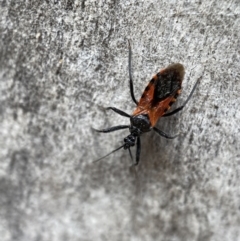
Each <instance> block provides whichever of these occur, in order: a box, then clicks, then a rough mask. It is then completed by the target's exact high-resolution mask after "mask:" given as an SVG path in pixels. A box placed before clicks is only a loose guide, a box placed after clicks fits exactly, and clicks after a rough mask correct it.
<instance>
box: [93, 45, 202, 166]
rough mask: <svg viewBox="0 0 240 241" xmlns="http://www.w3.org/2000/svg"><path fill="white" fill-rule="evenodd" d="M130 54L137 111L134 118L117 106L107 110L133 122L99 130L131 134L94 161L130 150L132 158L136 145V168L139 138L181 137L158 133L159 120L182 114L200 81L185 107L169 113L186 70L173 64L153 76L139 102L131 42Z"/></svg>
mask: <svg viewBox="0 0 240 241" xmlns="http://www.w3.org/2000/svg"><path fill="white" fill-rule="evenodd" d="M128 48H129V55H128V71H129V86H130V94H131V98H132V101H133V102H134V103H135V104H136V109H135V110H134V111H133V114H132V115H129V114H127V113H126V112H124V111H122V110H119V109H117V108H115V107H107V108H105V109H106V110H113V111H114V112H116V113H117V114H119V115H121V116H124V117H127V118H129V119H130V125H118V126H113V127H110V128H106V129H102V130H97V129H94V130H95V131H97V132H103V133H108V132H113V131H117V130H121V129H129V131H130V134H129V135H128V136H127V137H125V138H124V139H123V141H124V144H123V145H122V146H120V147H118V148H116V149H115V150H113V151H111V152H110V153H108V154H107V155H105V156H103V157H101V158H99V159H97V160H95V162H97V161H100V160H102V159H103V158H105V157H107V156H109V155H110V154H112V153H114V152H116V151H118V150H120V149H122V148H123V149H125V150H126V149H127V150H128V151H129V154H130V157H131V159H133V157H132V152H131V149H130V148H131V147H133V146H135V145H136V160H135V163H134V165H138V163H139V160H140V153H141V140H140V136H141V135H142V134H143V133H145V132H149V131H151V130H154V131H155V132H156V133H157V134H159V135H160V136H162V137H165V138H167V139H174V138H175V137H177V136H178V135H175V136H169V135H168V134H166V133H165V132H163V131H161V130H159V129H158V128H156V127H155V125H156V123H157V121H158V120H159V118H160V117H168V116H171V115H174V114H176V113H177V112H179V111H181V110H182V109H183V108H184V107H185V106H186V104H187V103H188V101H189V100H190V98H191V97H192V95H193V93H194V91H195V89H196V87H197V85H198V83H199V81H200V78H199V79H198V80H197V82H196V83H195V85H194V87H193V88H192V91H191V92H190V94H189V96H188V98H187V99H186V100H185V102H184V103H183V105H182V106H180V107H178V108H176V109H175V110H173V111H172V112H168V110H169V109H170V108H171V106H172V104H173V103H174V102H175V101H176V99H177V97H178V95H179V94H180V93H181V89H182V81H183V78H184V74H185V70H184V67H183V65H182V64H180V63H175V64H171V65H169V66H168V67H166V68H165V69H162V70H161V71H159V72H158V73H157V74H156V75H154V76H153V77H152V79H151V80H150V82H149V84H148V85H147V87H146V88H145V90H144V92H143V94H142V96H141V98H140V100H139V101H138V102H137V101H136V98H135V95H134V88H133V79H132V71H131V69H132V68H131V64H132V50H131V45H130V42H129V41H128Z"/></svg>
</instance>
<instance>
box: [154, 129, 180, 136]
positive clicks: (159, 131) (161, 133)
mask: <svg viewBox="0 0 240 241" xmlns="http://www.w3.org/2000/svg"><path fill="white" fill-rule="evenodd" d="M153 130H154V131H155V132H157V133H158V134H159V135H160V136H163V137H165V138H167V139H174V138H176V137H177V136H178V135H175V136H169V135H168V134H166V133H165V132H163V131H161V130H159V129H158V128H156V127H153Z"/></svg>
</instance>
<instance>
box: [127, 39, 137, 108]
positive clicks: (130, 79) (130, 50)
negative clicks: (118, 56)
mask: <svg viewBox="0 0 240 241" xmlns="http://www.w3.org/2000/svg"><path fill="white" fill-rule="evenodd" d="M128 49H129V54H128V71H129V84H130V93H131V97H132V100H133V102H134V103H135V104H136V105H137V104H138V102H137V101H136V99H135V96H134V90H133V79H132V49H131V44H130V41H129V40H128Z"/></svg>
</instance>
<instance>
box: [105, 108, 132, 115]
mask: <svg viewBox="0 0 240 241" xmlns="http://www.w3.org/2000/svg"><path fill="white" fill-rule="evenodd" d="M105 110H113V111H114V112H116V113H118V114H119V115H122V116H125V117H131V116H130V115H129V114H127V113H125V112H124V111H122V110H119V109H117V108H115V107H107V108H105Z"/></svg>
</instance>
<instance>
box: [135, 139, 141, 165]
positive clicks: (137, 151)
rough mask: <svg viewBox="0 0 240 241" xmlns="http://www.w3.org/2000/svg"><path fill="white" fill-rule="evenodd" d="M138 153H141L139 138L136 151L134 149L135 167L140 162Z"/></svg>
mask: <svg viewBox="0 0 240 241" xmlns="http://www.w3.org/2000/svg"><path fill="white" fill-rule="evenodd" d="M140 153H141V140H140V137H138V138H137V149H136V163H135V166H137V165H138V163H139V160H140Z"/></svg>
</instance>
